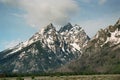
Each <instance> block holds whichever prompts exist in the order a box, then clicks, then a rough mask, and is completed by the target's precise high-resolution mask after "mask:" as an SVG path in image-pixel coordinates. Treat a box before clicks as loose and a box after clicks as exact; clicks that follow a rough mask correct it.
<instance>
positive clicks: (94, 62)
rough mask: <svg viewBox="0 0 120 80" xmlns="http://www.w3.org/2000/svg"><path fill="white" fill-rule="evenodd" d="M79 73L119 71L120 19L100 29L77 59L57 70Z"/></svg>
mask: <svg viewBox="0 0 120 80" xmlns="http://www.w3.org/2000/svg"><path fill="white" fill-rule="evenodd" d="M65 70H67V72H81V73H86V74H87V73H120V19H119V20H118V21H117V23H116V24H115V25H110V26H108V27H107V28H105V29H101V30H99V31H98V32H97V34H96V35H95V36H94V37H93V38H92V39H91V40H90V41H88V43H87V45H86V46H85V47H84V48H83V54H82V56H81V58H80V59H79V60H75V61H72V62H71V63H69V64H67V65H66V66H64V67H62V68H60V69H59V70H58V71H63V72H64V71H65Z"/></svg>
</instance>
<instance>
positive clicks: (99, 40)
mask: <svg viewBox="0 0 120 80" xmlns="http://www.w3.org/2000/svg"><path fill="white" fill-rule="evenodd" d="M119 52H120V19H119V20H118V21H117V23H116V24H115V25H110V26H108V27H107V28H105V29H101V30H99V31H98V32H97V34H96V35H95V36H94V37H93V38H91V39H90V38H89V36H88V35H87V34H86V33H85V31H84V30H83V29H82V27H80V26H79V25H77V24H76V25H74V26H73V25H71V23H68V24H67V25H65V26H63V27H61V28H60V29H59V30H58V31H57V30H56V28H55V27H54V25H53V24H52V23H50V24H49V25H48V26H46V27H44V28H42V29H41V30H40V31H38V32H37V33H35V34H34V35H33V36H32V37H31V38H30V39H29V40H27V41H25V42H21V43H19V44H18V45H16V46H14V47H13V48H9V49H6V50H4V51H2V52H0V72H2V73H42V72H46V73H47V72H83V73H91V72H93V73H120V53H119Z"/></svg>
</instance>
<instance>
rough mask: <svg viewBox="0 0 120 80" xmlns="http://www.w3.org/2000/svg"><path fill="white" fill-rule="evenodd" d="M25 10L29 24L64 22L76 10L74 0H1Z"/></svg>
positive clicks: (43, 24) (68, 19) (41, 24)
mask: <svg viewBox="0 0 120 80" xmlns="http://www.w3.org/2000/svg"><path fill="white" fill-rule="evenodd" d="M0 2H2V3H5V4H10V5H13V6H15V7H18V8H20V9H21V10H24V11H25V14H24V15H23V17H24V18H25V19H26V21H27V23H28V24H29V25H31V26H37V27H40V26H45V25H48V24H49V23H54V24H57V25H63V24H66V23H67V22H69V21H70V20H71V18H72V17H73V15H75V13H77V11H78V8H79V7H78V5H77V2H76V1H75V0H1V1H0Z"/></svg>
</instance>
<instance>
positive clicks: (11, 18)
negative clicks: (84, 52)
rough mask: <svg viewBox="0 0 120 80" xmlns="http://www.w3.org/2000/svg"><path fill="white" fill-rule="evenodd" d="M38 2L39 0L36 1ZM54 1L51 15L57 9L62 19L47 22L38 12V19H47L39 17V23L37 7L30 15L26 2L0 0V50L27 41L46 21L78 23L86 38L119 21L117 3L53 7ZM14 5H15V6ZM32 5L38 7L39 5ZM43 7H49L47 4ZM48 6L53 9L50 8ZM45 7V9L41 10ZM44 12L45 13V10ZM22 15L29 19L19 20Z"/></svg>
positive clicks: (79, 1) (86, 1)
mask: <svg viewBox="0 0 120 80" xmlns="http://www.w3.org/2000/svg"><path fill="white" fill-rule="evenodd" d="M10 1H11V2H10ZM18 1H19V0H18ZM24 1H25V0H23V2H24ZM26 1H27V0H26ZM32 1H33V0H31V3H35V2H32ZM40 1H42V0H39V2H40ZM46 1H49V0H46ZM57 1H60V0H56V4H55V6H56V8H55V10H54V11H53V13H52V14H53V15H55V14H57V10H56V9H57V8H58V10H59V9H60V10H64V11H65V10H66V11H65V12H63V13H62V14H57V15H56V16H58V15H60V17H62V18H60V17H57V18H52V19H54V20H51V18H50V17H49V15H48V14H45V13H43V14H42V12H40V13H41V14H40V15H42V16H44V15H46V16H47V15H48V16H47V17H42V19H43V18H44V19H43V20H42V19H41V17H40V16H39V15H37V12H38V11H37V10H39V11H43V12H44V10H43V9H38V7H39V6H36V7H33V9H36V10H33V11H34V12H36V13H32V14H31V13H30V12H31V10H32V9H31V8H32V7H31V6H26V5H28V4H29V3H27V4H26V3H25V2H24V3H22V0H21V1H20V2H17V0H0V51H2V50H4V49H6V48H8V47H11V46H14V45H16V44H18V43H19V42H21V41H25V40H27V39H29V38H30V37H31V36H32V35H33V34H34V33H35V32H37V31H39V29H41V27H44V26H45V25H47V23H49V21H47V20H46V19H47V18H49V19H50V20H51V21H53V23H54V24H56V25H60V24H61V23H63V22H62V21H64V22H65V23H67V22H71V23H72V24H73V25H74V24H79V25H80V26H81V27H82V28H83V29H85V31H86V33H87V34H88V35H89V36H90V37H92V36H94V35H95V33H96V32H97V31H98V30H99V29H100V28H105V27H107V26H108V25H110V24H112V25H113V24H114V23H115V22H116V21H117V20H118V19H119V18H120V0H75V1H74V2H75V3H73V2H72V1H73V0H66V2H65V3H64V4H60V5H59V6H57V3H60V2H57ZM62 1H64V0H61V2H62ZM70 1H71V2H70ZM29 2H30V0H29ZM19 3H21V4H19ZM37 3H38V2H37ZM41 3H46V2H45V0H44V2H43V1H42V2H41ZM49 3H50V2H49ZM17 4H18V5H19V6H16V5H17ZM51 4H53V3H50V5H51ZM35 5H39V3H38V4H35ZM40 5H42V4H40ZM65 5H67V6H65ZM33 6H34V4H33ZM43 6H44V5H43ZM47 6H49V5H48V3H47ZM61 6H64V7H61ZM71 6H72V7H71ZM40 7H41V6H40ZM52 7H54V5H53V6H52ZM46 8H47V7H45V8H44V9H46ZM63 8H64V9H63ZM76 9H77V10H76ZM46 11H48V10H47V9H46ZM46 11H45V12H46ZM72 11H73V12H76V13H77V14H76V13H72V14H69V13H67V12H72ZM38 13H39V12H38ZM26 14H27V15H29V16H27V18H25V17H23V16H25V15H26ZM52 14H51V16H52ZM36 15H37V16H36ZM63 15H66V16H67V18H64V16H63ZM31 16H32V17H31ZM56 16H54V17H56ZM37 17H40V18H37ZM59 23H60V24H59ZM65 23H64V24H65ZM62 25H63V24H62ZM35 26H39V27H35Z"/></svg>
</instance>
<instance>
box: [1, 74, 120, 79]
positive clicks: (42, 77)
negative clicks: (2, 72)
mask: <svg viewBox="0 0 120 80" xmlns="http://www.w3.org/2000/svg"><path fill="white" fill-rule="evenodd" d="M0 80H120V75H119V74H116V75H76V76H75V75H74V76H39V77H10V78H9V77H8V78H0Z"/></svg>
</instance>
